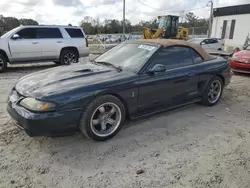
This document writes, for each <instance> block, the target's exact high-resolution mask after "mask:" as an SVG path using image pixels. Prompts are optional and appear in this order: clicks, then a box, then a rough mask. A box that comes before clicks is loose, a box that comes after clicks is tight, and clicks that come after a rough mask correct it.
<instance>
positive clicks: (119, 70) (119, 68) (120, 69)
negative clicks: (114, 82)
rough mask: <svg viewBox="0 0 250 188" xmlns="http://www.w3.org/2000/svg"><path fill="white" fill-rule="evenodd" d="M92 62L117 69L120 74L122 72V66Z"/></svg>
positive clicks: (104, 62)
mask: <svg viewBox="0 0 250 188" xmlns="http://www.w3.org/2000/svg"><path fill="white" fill-rule="evenodd" d="M91 62H93V63H96V64H101V65H106V66H109V67H113V68H115V69H116V70H117V71H118V72H121V71H122V68H121V67H120V66H118V67H117V66H115V65H113V64H112V63H109V62H106V61H95V60H91Z"/></svg>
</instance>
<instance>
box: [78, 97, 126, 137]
mask: <svg viewBox="0 0 250 188" xmlns="http://www.w3.org/2000/svg"><path fill="white" fill-rule="evenodd" d="M125 115H126V111H125V108H124V105H123V104H122V102H121V101H120V100H119V99H118V98H116V97H114V96H112V95H105V96H100V97H98V98H96V99H94V100H93V101H92V102H91V103H90V104H89V105H88V106H87V107H86V109H85V111H84V112H83V115H82V117H81V119H80V121H79V128H80V130H81V132H82V133H83V134H84V135H85V136H86V137H88V138H91V139H93V140H96V141H104V140H107V139H110V138H112V137H113V136H115V135H116V134H117V133H118V132H119V131H120V129H121V128H122V125H123V122H124V120H125Z"/></svg>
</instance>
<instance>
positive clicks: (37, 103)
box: [20, 98, 56, 112]
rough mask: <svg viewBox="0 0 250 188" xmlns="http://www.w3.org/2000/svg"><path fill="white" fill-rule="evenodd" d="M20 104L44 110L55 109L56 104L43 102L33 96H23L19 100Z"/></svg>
mask: <svg viewBox="0 0 250 188" xmlns="http://www.w3.org/2000/svg"><path fill="white" fill-rule="evenodd" d="M20 105H21V106H23V107H24V108H27V109H29V110H32V111H37V112H46V111H53V110H55V109H56V104H54V103H51V102H43V101H39V100H36V99H34V98H25V99H23V100H21V102H20Z"/></svg>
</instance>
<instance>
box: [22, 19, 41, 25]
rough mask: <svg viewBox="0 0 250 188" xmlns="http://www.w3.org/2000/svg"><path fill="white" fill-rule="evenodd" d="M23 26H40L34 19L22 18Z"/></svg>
mask: <svg viewBox="0 0 250 188" xmlns="http://www.w3.org/2000/svg"><path fill="white" fill-rule="evenodd" d="M19 22H20V24H21V25H38V22H37V21H35V20H32V19H26V18H22V19H20V20H19Z"/></svg>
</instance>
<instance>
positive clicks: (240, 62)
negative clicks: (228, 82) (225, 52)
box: [229, 45, 250, 73]
mask: <svg viewBox="0 0 250 188" xmlns="http://www.w3.org/2000/svg"><path fill="white" fill-rule="evenodd" d="M229 61H230V65H231V70H232V71H233V72H241V73H250V45H248V46H247V47H246V48H244V50H241V51H238V52H236V53H234V54H233V56H232V57H231V58H230V59H229Z"/></svg>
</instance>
